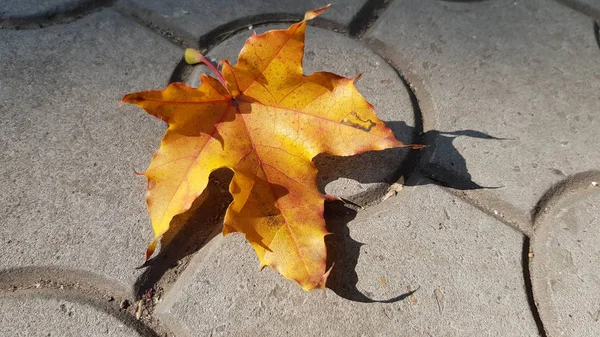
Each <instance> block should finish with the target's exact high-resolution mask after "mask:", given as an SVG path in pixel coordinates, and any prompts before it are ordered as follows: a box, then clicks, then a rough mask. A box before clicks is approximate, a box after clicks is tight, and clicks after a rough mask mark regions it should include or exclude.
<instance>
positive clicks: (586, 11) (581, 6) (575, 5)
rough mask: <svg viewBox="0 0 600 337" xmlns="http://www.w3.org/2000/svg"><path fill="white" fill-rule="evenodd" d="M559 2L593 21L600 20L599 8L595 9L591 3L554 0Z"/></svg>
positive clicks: (575, 0)
mask: <svg viewBox="0 0 600 337" xmlns="http://www.w3.org/2000/svg"><path fill="white" fill-rule="evenodd" d="M555 1H556V2H558V3H559V4H561V5H563V6H565V7H568V8H570V9H572V10H574V11H577V12H579V13H581V14H583V15H585V16H587V17H590V18H592V19H593V20H594V21H596V22H598V21H600V10H599V9H595V8H594V7H592V6H591V5H588V4H585V3H581V2H579V1H577V0H555Z"/></svg>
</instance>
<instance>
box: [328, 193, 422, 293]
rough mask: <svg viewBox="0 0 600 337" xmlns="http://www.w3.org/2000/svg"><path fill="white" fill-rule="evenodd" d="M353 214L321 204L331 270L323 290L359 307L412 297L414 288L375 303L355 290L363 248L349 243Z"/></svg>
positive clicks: (339, 206) (335, 204) (343, 207)
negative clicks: (360, 304) (357, 268)
mask: <svg viewBox="0 0 600 337" xmlns="http://www.w3.org/2000/svg"><path fill="white" fill-rule="evenodd" d="M356 213H357V212H356V211H355V210H353V209H351V208H349V207H346V205H344V203H343V202H341V201H333V202H326V203H325V221H326V224H327V230H328V231H329V232H331V234H330V235H328V236H326V237H325V245H326V246H327V266H328V267H333V268H332V269H331V272H330V274H329V278H328V279H327V284H326V286H327V288H329V289H331V290H332V291H333V292H335V293H336V294H337V295H338V296H340V297H342V298H345V299H347V300H351V301H354V302H361V303H394V302H398V301H402V300H403V299H405V298H407V297H408V296H410V295H412V294H413V293H415V292H416V291H417V290H418V288H417V289H415V290H412V291H410V292H407V293H404V294H401V295H398V296H396V297H393V298H390V299H385V300H375V299H371V298H369V297H367V296H366V295H365V294H363V293H362V292H360V291H359V290H358V288H357V287H356V284H357V283H358V274H357V273H356V265H357V264H358V257H359V255H360V247H361V246H362V245H363V244H362V243H360V242H358V241H355V240H354V239H352V237H350V231H349V229H348V223H349V222H350V221H352V220H353V219H354V218H355V216H356Z"/></svg>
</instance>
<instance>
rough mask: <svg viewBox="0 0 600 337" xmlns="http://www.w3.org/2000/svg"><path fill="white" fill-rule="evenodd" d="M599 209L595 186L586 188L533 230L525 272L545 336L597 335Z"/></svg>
mask: <svg viewBox="0 0 600 337" xmlns="http://www.w3.org/2000/svg"><path fill="white" fill-rule="evenodd" d="M596 183H598V182H596ZM599 205H600V187H597V185H596V187H594V186H591V187H590V188H589V189H587V190H583V191H582V192H580V193H578V194H576V195H574V196H571V197H569V198H567V199H566V200H564V201H562V202H561V203H559V204H558V205H556V206H555V207H553V208H552V209H551V210H550V211H549V214H547V215H546V216H545V217H544V219H543V220H541V222H540V223H539V224H538V225H537V226H536V233H535V236H534V241H533V243H532V251H533V252H534V258H533V260H532V262H531V267H530V269H531V276H532V279H533V282H532V284H533V291H534V294H535V299H536V303H537V306H538V308H539V311H540V317H541V319H542V320H543V322H544V327H545V328H546V331H547V332H548V336H582V337H583V336H598V335H600V326H598V320H599V319H600V294H598V291H597V290H598V288H599V287H600V268H599V267H598V261H599V260H600V245H599V243H600V235H599V234H598V226H599V225H600V206H599Z"/></svg>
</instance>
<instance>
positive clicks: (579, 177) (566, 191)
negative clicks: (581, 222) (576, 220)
mask: <svg viewBox="0 0 600 337" xmlns="http://www.w3.org/2000/svg"><path fill="white" fill-rule="evenodd" d="M598 184H600V171H598V170H591V171H586V172H580V173H576V174H574V175H570V176H568V177H566V178H565V179H563V180H561V181H559V182H558V183H556V184H555V185H554V186H552V187H551V188H549V189H548V190H547V191H546V193H544V195H543V196H542V197H541V198H540V200H539V201H538V203H537V205H536V206H535V208H534V209H533V211H532V218H533V223H534V229H536V228H537V226H538V225H539V223H540V222H542V221H543V220H544V218H545V216H546V215H547V214H548V213H550V212H551V210H552V209H554V208H555V207H557V206H559V205H560V202H561V201H562V200H564V199H565V198H568V197H569V196H570V195H573V194H576V193H578V192H580V191H582V190H586V189H589V188H590V187H597V186H598Z"/></svg>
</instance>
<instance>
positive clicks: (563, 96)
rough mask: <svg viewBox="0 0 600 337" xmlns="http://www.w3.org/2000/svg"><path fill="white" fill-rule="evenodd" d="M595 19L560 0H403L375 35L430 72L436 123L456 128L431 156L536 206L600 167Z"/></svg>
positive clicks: (426, 81) (429, 114) (523, 205)
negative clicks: (571, 178) (568, 179)
mask: <svg viewBox="0 0 600 337" xmlns="http://www.w3.org/2000/svg"><path fill="white" fill-rule="evenodd" d="M591 28H592V21H591V19H590V18H589V17H586V16H584V15H582V14H580V13H577V12H575V11H573V10H571V9H569V8H567V7H565V6H562V5H560V4H558V3H556V2H553V1H542V0H530V1H513V0H495V1H482V2H471V3H455V2H445V1H427V2H423V1H419V0H401V1H395V2H394V3H392V4H391V5H390V7H389V8H388V9H387V10H386V11H385V12H384V14H383V15H382V16H381V17H380V19H379V20H378V21H377V23H376V24H375V25H374V26H373V28H372V30H371V31H370V32H369V34H368V36H369V37H370V38H374V39H378V40H381V41H383V42H385V43H386V44H388V45H390V46H392V47H393V48H394V49H395V50H396V51H397V52H398V54H399V55H400V57H401V58H403V59H404V60H405V61H406V63H407V70H410V71H411V72H412V73H414V74H416V75H417V76H418V77H420V78H421V79H422V81H423V85H422V87H423V88H425V89H424V90H427V91H429V93H430V95H431V97H432V98H431V100H432V102H431V105H432V107H433V110H432V111H424V114H425V119H426V120H427V119H428V118H429V121H428V123H431V124H434V126H433V127H432V128H431V130H437V131H440V132H441V131H444V132H454V133H455V134H454V135H452V134H445V135H444V134H438V136H437V138H436V141H435V147H434V148H433V149H430V150H434V151H435V152H434V153H433V155H432V157H431V162H430V163H429V164H428V165H432V166H442V167H444V168H446V169H449V170H452V171H454V172H455V173H458V174H459V175H461V176H463V177H468V176H470V178H471V179H473V180H474V181H475V182H476V183H478V184H479V185H482V186H488V187H500V188H498V189H495V190H490V192H491V193H493V194H495V195H496V196H498V197H500V198H502V199H503V200H505V201H508V202H510V203H512V204H513V205H515V206H517V207H518V208H520V209H522V210H523V211H524V213H528V212H529V211H530V210H531V209H533V207H534V205H535V204H536V202H537V201H538V199H539V198H540V197H541V196H542V195H543V193H544V192H545V190H546V189H548V188H549V187H550V186H551V185H552V184H554V183H556V182H558V181H560V180H561V179H563V178H564V177H565V175H570V174H574V173H577V172H581V171H585V170H589V169H593V168H597V167H600V155H599V152H598V146H597V144H598V140H597V136H596V135H597V130H598V128H599V127H600V119H599V118H598V111H600V68H599V67H598V58H599V57H600V54H599V53H598V46H597V45H596V41H595V40H594V34H593V32H592V29H591ZM417 95H419V93H418V92H417ZM431 130H426V131H429V132H430V133H435V132H436V131H431ZM464 130H467V131H466V132H465V131H464ZM460 133H462V134H463V136H458V135H457V134H460ZM481 133H485V134H488V135H491V136H495V137H500V138H509V140H490V139H485V136H484V135H482V134H481Z"/></svg>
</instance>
